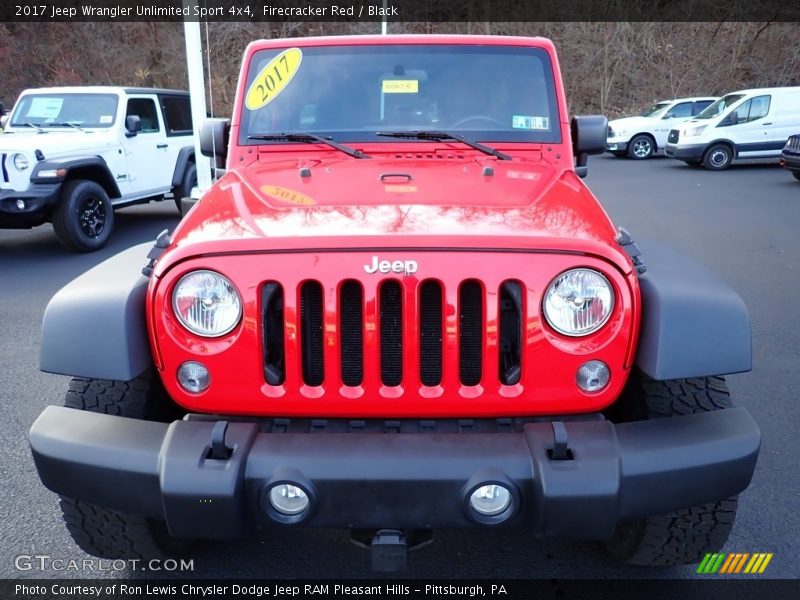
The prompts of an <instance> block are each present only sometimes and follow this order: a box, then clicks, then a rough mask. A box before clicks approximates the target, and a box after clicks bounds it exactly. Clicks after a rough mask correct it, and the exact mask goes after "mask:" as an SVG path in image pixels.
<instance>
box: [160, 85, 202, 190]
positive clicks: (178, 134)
mask: <svg viewBox="0 0 800 600" xmlns="http://www.w3.org/2000/svg"><path fill="white" fill-rule="evenodd" d="M159 100H160V102H161V116H162V117H163V120H164V125H165V127H164V129H165V131H166V134H167V156H168V159H167V160H168V161H169V163H170V165H172V168H173V170H172V172H171V173H170V177H172V174H174V172H175V163H177V162H178V154H180V151H181V149H182V148H184V147H186V146H194V131H193V129H192V107H191V104H190V103H189V96H185V95H178V94H163V95H159Z"/></svg>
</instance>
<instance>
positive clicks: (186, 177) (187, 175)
mask: <svg viewBox="0 0 800 600" xmlns="http://www.w3.org/2000/svg"><path fill="white" fill-rule="evenodd" d="M196 186H197V167H196V166H195V165H194V163H187V164H186V170H185V171H184V172H183V179H182V180H181V184H180V185H179V186H177V187H175V189H174V190H172V195H173V196H175V207H176V208H177V209H178V214H179V215H181V216H182V215H183V207H182V205H181V200H182V199H183V198H188V197H189V196H191V195H192V188H194V187H196Z"/></svg>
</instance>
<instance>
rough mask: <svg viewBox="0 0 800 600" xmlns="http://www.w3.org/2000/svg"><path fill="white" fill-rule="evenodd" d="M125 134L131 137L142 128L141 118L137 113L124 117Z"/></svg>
mask: <svg viewBox="0 0 800 600" xmlns="http://www.w3.org/2000/svg"><path fill="white" fill-rule="evenodd" d="M125 130H126V131H125V135H126V136H128V137H133V136H135V135H136V134H137V133H139V132H140V131H141V130H142V120H141V119H140V118H139V115H128V116H127V117H125Z"/></svg>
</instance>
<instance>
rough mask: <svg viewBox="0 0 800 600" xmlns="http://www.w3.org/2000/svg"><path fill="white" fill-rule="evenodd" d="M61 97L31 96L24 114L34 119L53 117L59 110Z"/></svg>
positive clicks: (61, 101) (61, 102)
mask: <svg viewBox="0 0 800 600" xmlns="http://www.w3.org/2000/svg"><path fill="white" fill-rule="evenodd" d="M62 104H64V99H63V98H33V99H32V100H31V105H30V108H28V114H27V115H26V116H28V117H32V118H34V119H55V118H56V117H57V116H58V113H60V112H61V105H62Z"/></svg>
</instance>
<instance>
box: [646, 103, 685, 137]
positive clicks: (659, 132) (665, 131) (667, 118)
mask: <svg viewBox="0 0 800 600" xmlns="http://www.w3.org/2000/svg"><path fill="white" fill-rule="evenodd" d="M691 116H692V102H691V101H688V102H678V103H677V104H674V105H673V106H671V107H670V108H669V109H668V110H667V112H665V113H664V116H663V117H661V119H660V120H659V122H658V125H656V126H655V127H654V128H653V133H654V134H655V138H656V145H657V146H658V147H659V148H663V147H664V145H665V144H666V143H667V136H668V135H669V131H670V129H676V128H677V127H678V124H679V123H683V122H684V121H685V120H687V119H689V118H690V117H691Z"/></svg>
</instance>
